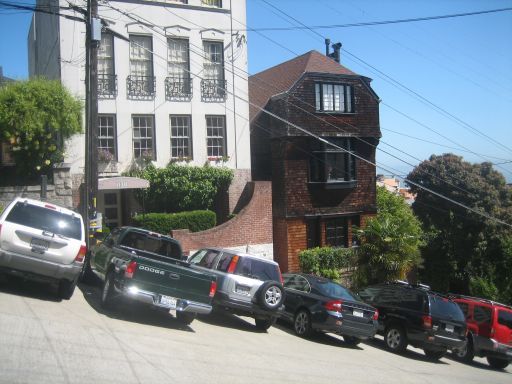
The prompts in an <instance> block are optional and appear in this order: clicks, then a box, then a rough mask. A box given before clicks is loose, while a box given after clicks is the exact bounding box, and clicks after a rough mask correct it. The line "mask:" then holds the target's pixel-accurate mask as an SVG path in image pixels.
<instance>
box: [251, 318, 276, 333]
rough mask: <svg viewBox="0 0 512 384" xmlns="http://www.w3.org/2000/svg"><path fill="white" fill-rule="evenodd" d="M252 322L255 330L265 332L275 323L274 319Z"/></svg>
mask: <svg viewBox="0 0 512 384" xmlns="http://www.w3.org/2000/svg"><path fill="white" fill-rule="evenodd" d="M254 322H255V323H256V329H258V330H259V331H266V330H268V329H269V328H270V327H271V326H272V325H273V324H274V323H275V319H274V318H266V319H254Z"/></svg>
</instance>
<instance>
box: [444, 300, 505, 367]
mask: <svg viewBox="0 0 512 384" xmlns="http://www.w3.org/2000/svg"><path fill="white" fill-rule="evenodd" d="M451 298H452V299H453V301H455V302H456V303H457V304H459V307H460V308H461V309H462V312H464V315H465V316H466V323H467V325H468V343H467V346H466V347H465V348H461V349H457V350H454V356H455V358H456V359H458V360H461V361H463V362H466V363H469V362H471V361H472V360H473V357H474V356H475V355H476V356H479V357H486V358H487V361H488V362H489V365H490V366H491V367H493V368H496V369H504V368H506V367H507V365H508V364H509V363H510V362H511V361H512V307H511V306H508V305H505V304H500V303H496V302H494V301H491V300H486V299H481V298H478V297H470V296H462V295H451Z"/></svg>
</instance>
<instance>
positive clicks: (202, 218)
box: [132, 210, 217, 234]
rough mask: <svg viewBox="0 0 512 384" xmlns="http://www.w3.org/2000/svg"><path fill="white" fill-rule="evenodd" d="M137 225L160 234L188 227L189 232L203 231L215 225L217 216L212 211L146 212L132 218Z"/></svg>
mask: <svg viewBox="0 0 512 384" xmlns="http://www.w3.org/2000/svg"><path fill="white" fill-rule="evenodd" d="M132 221H133V224H134V225H135V226H137V227H141V228H144V229H148V230H150V231H155V232H158V233H162V234H168V233H170V232H171V231H172V230H173V229H188V230H190V231H191V232H198V231H204V230H205V229H209V228H213V227H215V225H216V222H217V218H216V216H215V212H212V211H207V210H204V211H187V212H178V213H146V214H140V215H137V216H135V217H133V218H132Z"/></svg>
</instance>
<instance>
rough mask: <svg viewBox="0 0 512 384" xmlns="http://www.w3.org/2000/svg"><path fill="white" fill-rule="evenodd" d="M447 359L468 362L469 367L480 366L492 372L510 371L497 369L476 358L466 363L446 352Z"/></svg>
mask: <svg viewBox="0 0 512 384" xmlns="http://www.w3.org/2000/svg"><path fill="white" fill-rule="evenodd" d="M445 357H446V358H447V359H449V360H452V361H454V362H456V363H459V364H466V365H467V366H469V367H475V368H479V369H485V370H487V371H492V372H503V373H509V372H508V371H506V370H505V369H495V368H493V367H491V366H490V365H488V364H485V363H481V362H479V361H476V360H473V361H472V362H471V363H464V362H461V361H459V360H457V359H456V358H454V357H453V355H452V354H451V353H448V354H446V356H445Z"/></svg>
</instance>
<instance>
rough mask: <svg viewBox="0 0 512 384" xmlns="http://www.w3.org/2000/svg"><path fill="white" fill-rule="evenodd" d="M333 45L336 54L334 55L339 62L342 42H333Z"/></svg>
mask: <svg viewBox="0 0 512 384" xmlns="http://www.w3.org/2000/svg"><path fill="white" fill-rule="evenodd" d="M332 47H333V49H334V55H333V56H334V61H336V62H337V63H339V62H340V58H341V55H340V50H341V43H336V44H333V45H332Z"/></svg>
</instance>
